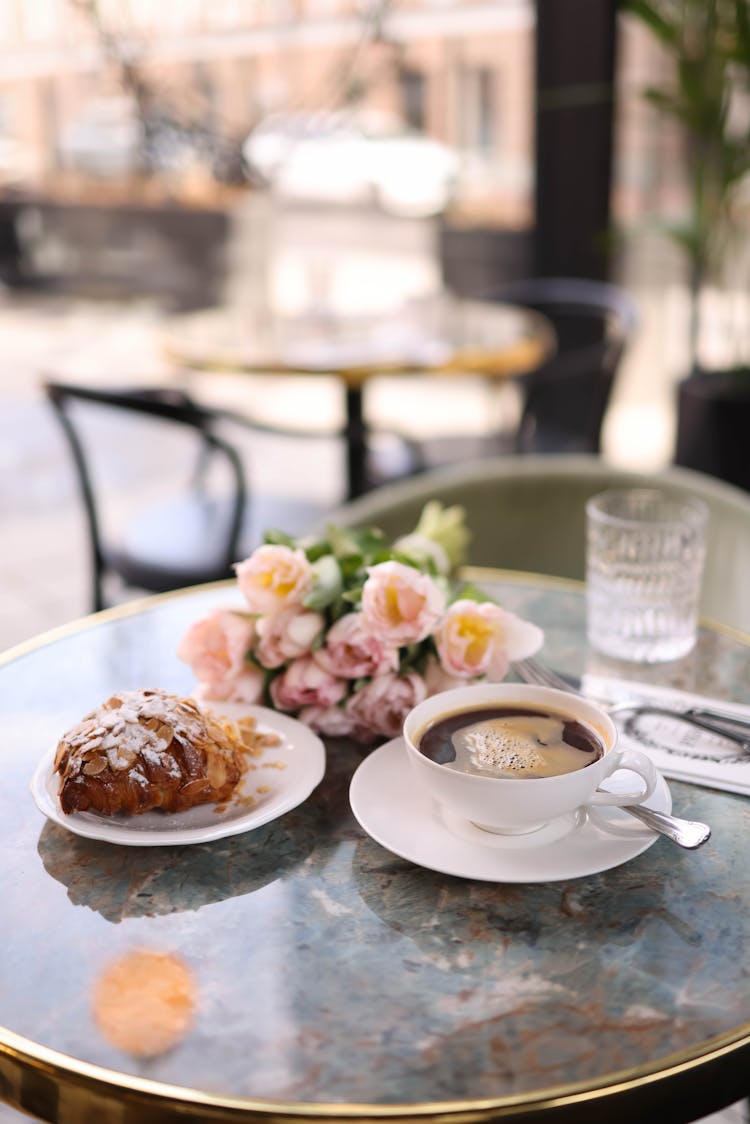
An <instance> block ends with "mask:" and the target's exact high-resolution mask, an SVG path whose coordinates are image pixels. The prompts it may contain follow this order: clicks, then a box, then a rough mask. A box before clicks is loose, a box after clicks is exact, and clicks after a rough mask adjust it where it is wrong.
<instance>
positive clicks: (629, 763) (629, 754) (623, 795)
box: [588, 749, 659, 806]
mask: <svg viewBox="0 0 750 1124" xmlns="http://www.w3.org/2000/svg"><path fill="white" fill-rule="evenodd" d="M612 757H613V763H612V768H611V769H610V770H609V772H608V773H607V776H608V777H611V776H612V774H613V773H616V772H617V770H618V769H630V770H631V771H632V772H633V773H637V774H638V776H639V777H640V778H641V779H642V781H643V783H644V785H645V787H644V788H643V789H642V790H641V791H640V792H604V791H603V790H602V789H600V788H598V789H597V790H596V792H594V793H593V794H592V796H591V799H590V800H589V801H588V803H589V804H614V805H616V806H617V805H622V804H641V803H642V802H643V801H644V800H647V799H648V797H649V796H650V795H651V793H652V792H653V791H654V789H655V788H656V783H657V781H658V779H659V774H658V773H657V772H656V769H655V768H654V766H653V764H652V762H651V759H650V758H648V757H647V756H646V754H645V753H641V752H640V750H637V749H616V750H614V751H613V753H612Z"/></svg>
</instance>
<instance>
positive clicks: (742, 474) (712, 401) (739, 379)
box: [675, 367, 750, 491]
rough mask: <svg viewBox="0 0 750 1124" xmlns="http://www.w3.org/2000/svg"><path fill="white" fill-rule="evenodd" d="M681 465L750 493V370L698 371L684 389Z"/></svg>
mask: <svg viewBox="0 0 750 1124" xmlns="http://www.w3.org/2000/svg"><path fill="white" fill-rule="evenodd" d="M675 463H676V464H679V465H682V466H683V467H685V468H694V469H696V470H697V471H699V472H707V473H709V474H710V475H711V476H718V477H719V478H720V479H721V480H727V481H729V483H731V484H736V485H738V486H739V487H741V488H746V489H748V491H750V368H748V367H738V368H734V369H732V370H727V371H704V370H697V371H695V372H694V373H693V374H692V375H689V376H688V378H686V379H683V381H682V382H681V383H680V384H679V386H678V391H677V447H676V451H675Z"/></svg>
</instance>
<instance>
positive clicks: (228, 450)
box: [43, 381, 246, 609]
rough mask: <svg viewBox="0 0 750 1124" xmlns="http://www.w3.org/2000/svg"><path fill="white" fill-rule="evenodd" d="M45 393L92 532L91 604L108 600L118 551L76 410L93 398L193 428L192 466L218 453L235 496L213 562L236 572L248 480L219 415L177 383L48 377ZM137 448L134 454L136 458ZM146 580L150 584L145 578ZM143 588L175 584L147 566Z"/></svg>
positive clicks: (222, 570) (219, 570)
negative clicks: (113, 385)
mask: <svg viewBox="0 0 750 1124" xmlns="http://www.w3.org/2000/svg"><path fill="white" fill-rule="evenodd" d="M43 386H44V391H45V393H46V395H47V398H48V400H49V402H50V404H51V406H52V407H53V409H54V412H55V414H56V416H57V418H58V419H59V421H60V424H61V426H62V429H63V432H64V434H65V437H66V439H67V441H68V444H69V447H70V451H71V453H72V456H73V460H74V464H75V467H76V470H77V475H78V483H79V488H80V492H81V496H82V499H83V503H84V507H85V512H86V520H87V527H88V533H89V548H90V553H91V563H92V575H93V597H92V601H93V606H94V608H95V609H99V608H102V607H103V605H104V595H103V580H104V576H105V573H106V571H107V569H108V568H112V569H116V568H117V567H116V563H115V562H114V561H113V559H114V558H115V557H116V555H115V553H114V552H113V551H112V550H110V549H108V545H107V543H106V542H105V530H104V521H103V511H102V507H101V503H100V495H99V488H98V480H97V479H96V478H95V474H94V472H93V471H92V465H91V450H90V448H89V445H88V443H87V441H86V439H85V437H84V433H83V430H82V427H81V426H80V425H79V423H78V418H77V415H76V408H77V404H80V403H89V404H92V405H96V406H101V407H106V408H107V409H108V410H110V411H119V412H122V411H124V412H126V413H129V414H135V415H146V416H148V417H149V418H152V419H160V420H161V421H162V422H166V423H169V424H171V425H172V426H173V427H179V428H181V429H183V430H185V429H187V430H192V431H194V433H195V434H196V436H197V438H198V452H199V456H198V458H197V459H196V458H195V457H194V456H193V466H194V468H196V467H199V466H201V465H203V466H205V464H206V463H207V459H212V458H213V457H214V454H215V455H216V459H217V460H218V459H220V460H221V461H222V462H223V464H224V465H225V466H226V468H227V469H228V475H229V478H230V480H231V497H230V501H229V510H228V515H227V518H226V520H224V521H223V523H222V541H221V543H219V544H217V550H216V558H217V562H216V565H215V567H214V569H215V571H216V572H215V576H216V577H217V578H218V577H220V576H223V575H224V574H225V575H226V576H229V575H230V574H231V572H232V569H231V568H232V563H233V562H235V561H236V560H237V557H238V542H239V538H240V533H241V530H242V520H243V514H244V507H245V498H246V497H245V480H244V473H243V467H242V462H241V460H240V457H239V454H238V453H237V451H236V450H235V449H234V448H233V446H232V445H230V444H229V443H228V442H226V441H225V440H224V439H222V438H221V437H220V436H218V435H217V434H216V433H215V432H214V426H215V424H216V422H217V420H218V419H219V417H220V415H219V414H218V413H214V412H213V411H211V410H208V409H206V408H205V407H203V406H201V405H199V404H198V403H197V402H196V401H195V400H194V399H193V398H191V397H190V396H189V395H188V394H186V393H184V392H183V391H181V390H179V389H176V388H171V387H168V388H154V387H147V388H135V389H127V390H120V389H104V388H99V387H93V386H78V385H74V384H71V383H62V382H57V381H47V382H45V383H44V384H43ZM137 456H138V454H137V452H136V451H135V450H134V452H133V460H136V459H137ZM181 576H182V577H183V579H184V580H183V581H182V582H181V584H190V582H191V580H194V581H196V582H198V581H201V580H206V581H207V580H210V575H206V574H205V573H203V572H202V571H201V572H196V573H195V574H191V573H190V572H189V571H188V572H186V573H184V574H183V575H181ZM144 583H148V584H144ZM138 584H144V588H147V589H151V590H157V589H161V588H173V587H174V586H173V583H171V582H170V579H169V576H168V575H167V576H163V575H158V574H156V572H155V573H154V580H153V582H149V579H148V570H144V571H143V574H142V575H141V581H139V582H138Z"/></svg>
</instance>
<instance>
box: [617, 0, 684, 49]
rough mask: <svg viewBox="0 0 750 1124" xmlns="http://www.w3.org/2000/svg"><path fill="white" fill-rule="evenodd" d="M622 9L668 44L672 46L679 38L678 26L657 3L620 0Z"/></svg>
mask: <svg viewBox="0 0 750 1124" xmlns="http://www.w3.org/2000/svg"><path fill="white" fill-rule="evenodd" d="M621 3H622V10H623V11H624V12H630V13H631V14H632V15H634V16H636V17H637V18H638V19H640V20H641V21H642V22H643V23H645V24H646V25H647V26H648V27H649V28H650V29H651V31H652V32H653V33H654V35H656V36H657V38H658V39H660V40H661V42H662V43H665V44H667V45H668V46H673V45H675V44H676V43H677V42H678V39H679V26H678V25H677V24H676V23H675V22H674V21H670V20H669V19H668V18H667V17H666V16H665V15H664V14H663V13H662V11H661V9H660V6H659V5H657V4H651V3H649V0H621Z"/></svg>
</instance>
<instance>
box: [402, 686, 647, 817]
mask: <svg viewBox="0 0 750 1124" xmlns="http://www.w3.org/2000/svg"><path fill="white" fill-rule="evenodd" d="M515 704H517V705H519V706H522V707H524V708H529V709H539V710H540V711H547V712H554V713H555V714H562V715H564V716H565V717H569V718H570V719H572V720H574V721H576V720H577V721H578V722H582V723H583V724H584V725H585V726H588V727H589V729H591V730H593V732H594V733H595V734H596V735H597V736H598V737H599V739H600V740H601V742H602V744H603V746H604V752H603V754H602V756H601V757H600V758H598V760H596V761H593V762H592V763H591V764H589V765H586V766H585V767H584V768H582V769H576V770H575V771H574V772H570V773H563V774H560V775H557V776H547V777H527V778H517V777H507V776H506V777H502V776H485V775H481V776H480V775H477V774H475V773H465V772H460V771H458V770H457V769H451V768H449V767H447V766H445V765H441V764H439V763H438V762H436V761H432V760H430V758H428V757H426V756H425V755H424V754H423V753H421V752H420V750H419V741H420V738H421V737H422V736H423V734H424V732H425V730H426V729H427V727H428V726H431V725H432V724H433V723H434V722H436V721H437V720H438V719H440V718H445V717H447V716H448V715H451V714H455V713H457V712H460V711H471V710H474V709H476V708H480V707H487V706H512V705H515ZM404 741H405V743H406V752H407V754H408V758H409V762H410V764H411V767H412V769H413V771H414V776H415V779H416V781H417V783H418V784H419V785H420V786H421V788H423V789H424V790H425V791H426V792H428V793H429V794H430V795H431V796H432V797H433V798H434V799H435V800H436V801H437V802H438V804H441V805H443V806H444V807H445V808H446V809H448V810H449V811H450V812H453V813H454V814H455V815H457V816H460V817H461V818H462V819H465V820H469V821H470V822H471V823H473V824H475V825H476V826H477V827H481V828H484V829H485V830H487V831H492V832H496V833H499V834H503V835H519V834H523V833H525V832H531V831H537V830H538V829H539V828H541V827H543V826H544V825H545V824H547V823H549V822H550V821H551V820H554V819H556V818H557V817H559V816H563V815H565V814H566V813H570V812H574V811H576V810H577V809H579V808H585V807H587V806H592V805H602V804H609V805H622V804H639V803H641V802H642V801H643V800H645V799H647V797H649V796H650V795H651V793H652V792H653V791H654V788H655V787H656V783H657V779H658V774H657V772H656V770H655V769H654V766H653V765H652V763H651V761H650V760H649V758H648V757H647V756H646V755H645V754H644V753H640V752H639V751H638V750H633V749H619V748H618V746H617V728H616V726H615V724H614V722H613V721H612V719H611V718H610V717H609V715H608V714H607V713H606V711H604V710H603V709H602V708H601V707H599V706H597V705H596V704H595V703H592V702H590V701H589V700H588V699H584V698H579V697H578V696H576V695H570V694H567V693H566V692H565V691H556V690H554V689H552V688H551V687H531V686H521V685H519V684H509V683H483V684H474V685H472V686H468V687H457V688H455V689H454V690H450V691H443V692H441V693H440V694H438V695H433V696H431V697H430V698H428V699H425V701H424V702H421V703H419V704H418V705H417V706H415V707H414V708H413V710H411V711H410V712H409V714H408V715H407V716H406V719H405V721H404ZM618 769H629V770H631V771H632V772H634V773H637V774H638V776H639V777H640V778H641V780H642V782H643V783H642V784H641V785H640V787H636V788H634V789H633V790H631V791H628V792H617V793H614V792H605V791H602V790H601V789H600V788H599V786H600V785H601V783H602V781H603V780H605V778H606V777H609V776H611V775H612V774H613V773H615V772H617V770H618Z"/></svg>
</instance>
